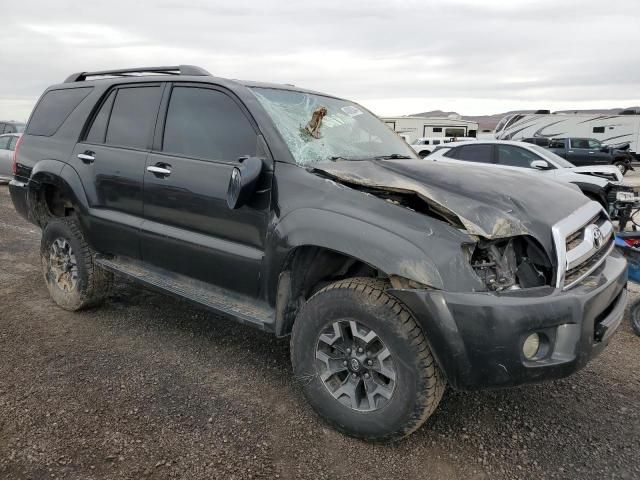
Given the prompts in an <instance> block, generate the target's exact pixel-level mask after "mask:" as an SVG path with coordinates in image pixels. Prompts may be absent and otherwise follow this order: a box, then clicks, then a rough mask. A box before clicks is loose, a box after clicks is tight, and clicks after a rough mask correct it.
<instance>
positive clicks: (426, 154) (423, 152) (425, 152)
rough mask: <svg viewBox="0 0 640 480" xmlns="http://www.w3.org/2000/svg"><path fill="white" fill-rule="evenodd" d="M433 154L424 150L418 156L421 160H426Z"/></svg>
mask: <svg viewBox="0 0 640 480" xmlns="http://www.w3.org/2000/svg"><path fill="white" fill-rule="evenodd" d="M430 153H431V152H430V151H428V150H423V151H421V152H420V153H419V154H418V155H419V156H420V158H424V157H426V156H428V155H429V154H430Z"/></svg>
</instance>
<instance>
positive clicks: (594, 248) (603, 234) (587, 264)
mask: <svg viewBox="0 0 640 480" xmlns="http://www.w3.org/2000/svg"><path fill="white" fill-rule="evenodd" d="M553 237H554V241H555V245H556V252H557V256H558V274H557V281H556V286H557V287H558V288H563V289H565V290H566V289H568V288H571V287H573V286H575V285H576V284H578V283H579V282H580V281H581V280H583V279H584V278H585V277H586V276H588V275H589V274H590V273H591V272H593V271H594V270H595V269H596V268H598V266H599V265H600V264H601V263H602V262H603V261H604V260H605V258H606V257H607V255H609V253H610V252H611V250H612V249H613V246H614V232H613V225H612V224H611V221H610V220H609V217H608V216H607V214H606V213H605V212H604V210H602V207H601V206H600V205H599V204H598V203H596V202H590V203H588V204H587V205H585V206H584V207H581V208H579V209H578V210H576V211H575V212H574V213H572V214H571V215H570V216H568V217H567V218H565V219H564V220H562V221H560V222H558V223H557V224H556V225H554V226H553Z"/></svg>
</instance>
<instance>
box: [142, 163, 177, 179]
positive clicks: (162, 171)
mask: <svg viewBox="0 0 640 480" xmlns="http://www.w3.org/2000/svg"><path fill="white" fill-rule="evenodd" d="M147 172H151V173H153V174H154V175H162V176H164V177H168V176H169V175H171V170H169V169H168V168H164V167H158V166H156V165H149V166H148V167H147Z"/></svg>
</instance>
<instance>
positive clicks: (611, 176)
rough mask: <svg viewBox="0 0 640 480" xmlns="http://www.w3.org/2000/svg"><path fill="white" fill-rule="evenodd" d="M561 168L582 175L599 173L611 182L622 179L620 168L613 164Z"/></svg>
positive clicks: (596, 174)
mask: <svg viewBox="0 0 640 480" xmlns="http://www.w3.org/2000/svg"><path fill="white" fill-rule="evenodd" d="M563 170H569V171H571V172H574V173H579V174H582V175H595V176H598V175H600V176H601V177H602V178H605V179H607V180H609V181H612V182H622V181H623V180H624V177H623V176H622V173H621V172H620V170H618V168H617V167H614V166H613V165H586V166H584V167H570V168H565V169H563Z"/></svg>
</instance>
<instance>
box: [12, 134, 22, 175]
mask: <svg viewBox="0 0 640 480" xmlns="http://www.w3.org/2000/svg"><path fill="white" fill-rule="evenodd" d="M21 143H22V136H20V138H18V141H17V142H16V148H15V149H14V150H13V162H12V164H11V170H12V171H13V176H14V177H15V176H16V173H17V171H18V149H19V148H20V144H21Z"/></svg>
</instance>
